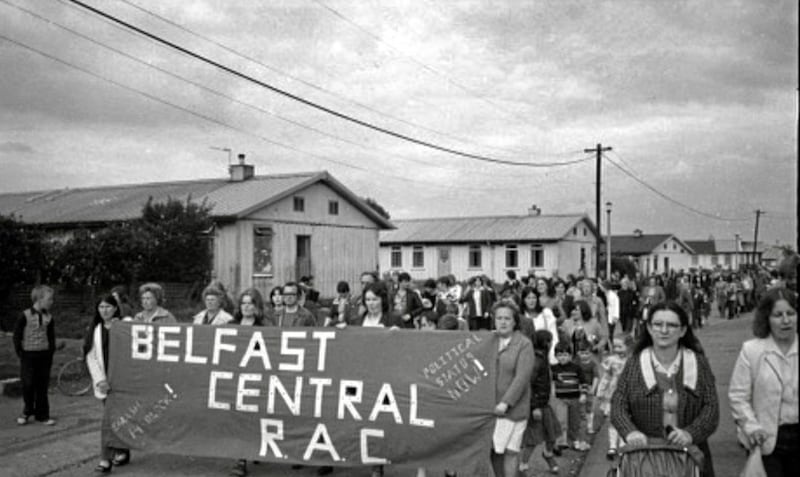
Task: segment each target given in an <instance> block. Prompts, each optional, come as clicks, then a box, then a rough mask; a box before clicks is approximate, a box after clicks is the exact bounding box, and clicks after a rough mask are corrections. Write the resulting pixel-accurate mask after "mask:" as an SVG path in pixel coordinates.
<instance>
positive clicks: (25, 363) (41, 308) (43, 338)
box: [14, 285, 56, 426]
mask: <svg viewBox="0 0 800 477" xmlns="http://www.w3.org/2000/svg"><path fill="white" fill-rule="evenodd" d="M31 302H33V306H31V307H30V308H28V309H27V310H25V311H23V312H22V314H21V315H20V316H19V318H18V319H17V322H16V325H15V326H14V350H15V351H16V352H17V356H19V360H20V375H21V378H22V398H23V401H24V402H25V408H24V409H23V411H22V415H21V416H19V417H18V418H17V424H18V425H20V426H24V425H25V424H27V423H28V422H29V421H30V418H31V417H34V418H35V419H36V420H37V421H39V422H41V423H44V424H45V425H47V426H52V425H54V424H55V423H56V421H55V420H53V419H51V418H50V403H49V401H48V399H47V388H48V386H49V385H50V368H52V366H53V352H55V350H56V333H55V326H54V322H53V317H52V316H51V315H50V312H49V311H48V310H49V309H50V307H51V306H52V305H53V289H52V288H50V287H48V286H46V285H38V286H36V287H35V288H34V289H33V291H31Z"/></svg>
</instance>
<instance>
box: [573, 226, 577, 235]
mask: <svg viewBox="0 0 800 477" xmlns="http://www.w3.org/2000/svg"><path fill="white" fill-rule="evenodd" d="M572 235H575V236H576V237H577V236H578V227H572Z"/></svg>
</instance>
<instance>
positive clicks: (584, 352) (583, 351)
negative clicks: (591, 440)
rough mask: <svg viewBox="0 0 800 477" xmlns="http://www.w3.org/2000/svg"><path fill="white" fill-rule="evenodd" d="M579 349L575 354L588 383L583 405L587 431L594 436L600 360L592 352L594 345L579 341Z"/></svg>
mask: <svg viewBox="0 0 800 477" xmlns="http://www.w3.org/2000/svg"><path fill="white" fill-rule="evenodd" d="M577 347H578V352H577V353H575V354H576V355H577V358H578V359H577V363H578V366H580V367H581V371H583V378H584V379H585V380H586V382H587V383H588V384H586V385H584V387H583V388H582V391H583V393H584V394H585V395H586V402H584V403H582V404H583V405H582V411H583V414H584V415H585V416H586V431H587V432H588V433H589V434H594V429H595V423H594V418H595V417H594V409H593V407H592V401H593V399H592V396H594V394H595V391H596V390H597V382H598V381H599V377H600V371H599V369H598V367H599V364H598V361H599V358H598V356H597V355H596V354H595V353H593V352H592V344H591V343H589V342H588V341H586V340H582V341H579V342H578V343H577Z"/></svg>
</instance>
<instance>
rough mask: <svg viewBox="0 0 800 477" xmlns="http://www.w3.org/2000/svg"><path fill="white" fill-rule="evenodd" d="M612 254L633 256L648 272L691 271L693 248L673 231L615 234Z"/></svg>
mask: <svg viewBox="0 0 800 477" xmlns="http://www.w3.org/2000/svg"><path fill="white" fill-rule="evenodd" d="M611 255H612V256H614V257H625V258H628V259H630V260H632V261H633V262H634V263H635V264H636V266H637V268H638V269H639V272H640V273H642V274H644V275H645V276H648V275H652V274H655V273H669V272H670V271H675V272H679V271H681V270H684V271H688V270H689V268H690V267H692V266H693V265H692V256H693V255H694V250H693V249H692V248H691V247H690V246H689V245H687V244H686V243H685V242H684V241H683V240H681V239H679V238H678V237H676V236H675V235H673V234H644V233H642V232H641V231H640V230H636V231H634V233H633V235H612V236H611Z"/></svg>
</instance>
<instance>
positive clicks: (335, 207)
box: [328, 200, 339, 215]
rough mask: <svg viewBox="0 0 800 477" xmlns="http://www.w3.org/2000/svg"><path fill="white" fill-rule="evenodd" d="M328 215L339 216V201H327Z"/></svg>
mask: <svg viewBox="0 0 800 477" xmlns="http://www.w3.org/2000/svg"><path fill="white" fill-rule="evenodd" d="M328 215H339V201H338V200H329V201H328Z"/></svg>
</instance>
